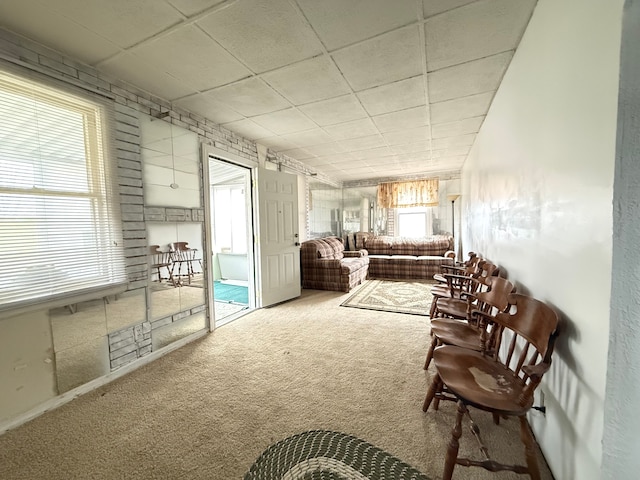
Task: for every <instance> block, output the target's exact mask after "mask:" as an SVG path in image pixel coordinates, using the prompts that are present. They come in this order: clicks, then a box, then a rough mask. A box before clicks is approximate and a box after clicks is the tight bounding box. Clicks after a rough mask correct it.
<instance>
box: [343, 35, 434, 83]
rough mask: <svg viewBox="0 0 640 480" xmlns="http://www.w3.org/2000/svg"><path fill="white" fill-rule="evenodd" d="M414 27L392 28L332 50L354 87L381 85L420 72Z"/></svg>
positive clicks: (419, 52) (418, 48)
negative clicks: (345, 46) (367, 38)
mask: <svg viewBox="0 0 640 480" xmlns="http://www.w3.org/2000/svg"><path fill="white" fill-rule="evenodd" d="M419 38H420V37H419V35H418V27H417V26H416V25H412V26H409V27H405V28H401V29H398V30H394V31H393V32H389V33H386V34H384V35H380V36H379V37H375V38H373V39H371V40H367V41H366V42H363V43H359V44H356V45H353V46H351V47H347V48H345V49H343V50H339V51H337V52H334V53H332V56H333V58H334V60H335V61H336V64H337V65H338V68H340V71H341V72H342V73H343V75H344V76H345V78H346V79H347V81H348V82H349V84H350V85H351V86H352V87H353V89H354V90H356V91H359V90H364V89H366V88H371V87H375V86H378V85H384V84H386V83H391V82H394V81H396V80H402V79H404V78H409V77H413V76H415V75H420V74H421V73H422V54H421V50H420V46H419Z"/></svg>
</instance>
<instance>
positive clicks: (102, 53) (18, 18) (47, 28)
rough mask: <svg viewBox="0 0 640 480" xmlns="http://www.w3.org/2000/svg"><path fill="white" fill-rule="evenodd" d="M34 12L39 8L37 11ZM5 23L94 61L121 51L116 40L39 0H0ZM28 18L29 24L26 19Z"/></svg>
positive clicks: (11, 27)
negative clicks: (103, 35) (75, 20)
mask: <svg viewBox="0 0 640 480" xmlns="http://www.w3.org/2000/svg"><path fill="white" fill-rule="evenodd" d="M34 12H38V14H37V15H35V14H34ZM0 18H1V19H2V25H3V26H5V27H7V28H9V29H10V30H13V31H15V32H19V33H21V34H22V35H24V36H26V37H28V38H31V39H32V40H34V41H36V42H38V43H41V44H44V45H47V46H49V47H50V48H53V49H55V50H57V51H59V52H61V53H64V54H67V55H69V56H70V57H72V58H76V59H78V60H80V61H83V62H86V63H88V64H90V65H95V64H96V63H98V62H100V61H101V60H104V59H106V58H108V57H111V56H112V55H115V54H116V53H117V52H119V51H120V48H119V47H118V46H117V45H116V44H115V43H114V42H111V41H109V40H107V39H105V38H104V37H102V36H100V35H97V34H96V33H94V32H92V31H91V30H88V29H87V28H85V27H83V26H81V25H78V24H77V23H76V22H73V21H71V20H70V19H68V18H67V17H65V16H64V15H61V14H59V13H57V12H56V11H55V10H53V9H52V7H50V6H49V5H48V4H46V3H45V4H42V3H40V2H39V1H38V0H12V1H2V2H0ZM25 18H28V19H29V22H28V25H25V22H24V19H25Z"/></svg>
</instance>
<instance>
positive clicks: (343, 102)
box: [299, 95, 367, 126]
mask: <svg viewBox="0 0 640 480" xmlns="http://www.w3.org/2000/svg"><path fill="white" fill-rule="evenodd" d="M299 108H300V110H301V111H302V112H304V114H305V115H307V116H309V118H311V120H313V121H314V122H316V123H317V124H318V125H321V126H324V125H334V124H337V123H344V122H348V121H350V120H356V119H358V118H364V117H366V116H367V112H365V111H364V109H363V108H362V106H361V105H360V102H358V99H357V98H355V97H354V96H353V95H343V96H342V97H336V98H331V99H329V100H323V101H321V102H315V103H309V104H307V105H302V106H301V107H299Z"/></svg>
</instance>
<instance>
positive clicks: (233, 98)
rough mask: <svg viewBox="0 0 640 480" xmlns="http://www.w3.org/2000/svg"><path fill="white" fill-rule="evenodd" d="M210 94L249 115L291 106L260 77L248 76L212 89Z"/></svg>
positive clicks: (239, 111)
mask: <svg viewBox="0 0 640 480" xmlns="http://www.w3.org/2000/svg"><path fill="white" fill-rule="evenodd" d="M210 95H211V96H212V97H213V98H215V99H216V100H218V101H220V102H222V103H224V104H226V105H228V106H229V107H231V108H233V109H234V110H236V111H237V112H238V113H241V114H242V115H245V116H247V117H252V116H254V115H261V114H263V113H268V112H275V111H277V110H283V109H285V108H287V107H289V106H290V104H289V102H287V101H286V100H285V99H284V98H282V97H281V96H280V95H278V94H277V93H276V92H274V91H273V90H272V89H271V88H270V87H269V86H267V85H265V83H264V82H263V81H262V80H260V79H258V78H255V77H254V78H248V79H246V80H240V81H239V82H236V83H233V84H231V85H226V86H224V87H219V88H216V89H215V90H211V92H210Z"/></svg>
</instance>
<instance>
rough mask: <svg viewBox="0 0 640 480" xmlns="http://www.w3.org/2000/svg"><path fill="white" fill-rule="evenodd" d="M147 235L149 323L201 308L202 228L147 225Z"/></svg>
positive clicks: (203, 301) (192, 224) (202, 298)
mask: <svg viewBox="0 0 640 480" xmlns="http://www.w3.org/2000/svg"><path fill="white" fill-rule="evenodd" d="M147 235H148V240H149V244H150V247H149V254H150V256H151V261H150V271H149V279H150V282H149V290H150V298H151V304H150V320H151V322H155V321H157V320H160V319H163V318H166V317H169V316H172V315H175V314H178V313H180V312H186V311H189V310H191V309H193V308H194V307H197V306H200V305H204V304H205V302H206V297H205V285H204V272H203V268H202V266H203V264H202V261H203V260H202V253H203V245H202V224H200V223H169V222H163V223H161V222H149V223H148V224H147Z"/></svg>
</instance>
